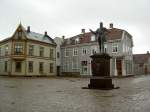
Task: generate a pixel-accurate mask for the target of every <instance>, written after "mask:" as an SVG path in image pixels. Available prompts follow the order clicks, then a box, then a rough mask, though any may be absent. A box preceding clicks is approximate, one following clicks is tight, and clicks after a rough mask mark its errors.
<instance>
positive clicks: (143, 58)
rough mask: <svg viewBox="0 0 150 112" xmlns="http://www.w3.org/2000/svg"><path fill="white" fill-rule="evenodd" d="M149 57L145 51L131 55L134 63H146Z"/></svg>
mask: <svg viewBox="0 0 150 112" xmlns="http://www.w3.org/2000/svg"><path fill="white" fill-rule="evenodd" d="M149 58H150V54H149V53H147V54H134V55H133V61H134V63H137V64H144V63H147V62H148V60H149Z"/></svg>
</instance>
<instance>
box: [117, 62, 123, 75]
mask: <svg viewBox="0 0 150 112" xmlns="http://www.w3.org/2000/svg"><path fill="white" fill-rule="evenodd" d="M116 64H117V72H118V76H122V61H121V60H116Z"/></svg>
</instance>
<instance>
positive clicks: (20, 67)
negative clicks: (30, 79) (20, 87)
mask: <svg viewBox="0 0 150 112" xmlns="http://www.w3.org/2000/svg"><path fill="white" fill-rule="evenodd" d="M55 51H56V43H55V42H54V40H53V39H52V38H51V37H50V36H48V34H47V32H45V34H39V33H35V32H32V31H30V27H28V28H27V30H26V29H25V28H24V27H23V26H22V25H21V24H19V26H18V28H17V29H16V31H15V32H14V34H13V35H12V36H11V37H10V38H7V39H5V40H2V41H0V75H12V76H13V75H18V76H34V75H37V76H50V75H56V57H55V55H56V54H55Z"/></svg>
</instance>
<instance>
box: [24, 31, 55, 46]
mask: <svg viewBox="0 0 150 112" xmlns="http://www.w3.org/2000/svg"><path fill="white" fill-rule="evenodd" d="M26 36H27V38H28V39H32V40H36V41H41V42H44V43H49V44H56V43H55V42H54V40H53V39H52V38H51V37H50V36H48V35H43V34H40V33H35V32H32V31H30V32H27V31H26Z"/></svg>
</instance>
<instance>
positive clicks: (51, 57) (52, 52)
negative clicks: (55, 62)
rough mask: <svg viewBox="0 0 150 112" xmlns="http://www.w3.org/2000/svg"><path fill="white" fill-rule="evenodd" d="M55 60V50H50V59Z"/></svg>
mask: <svg viewBox="0 0 150 112" xmlns="http://www.w3.org/2000/svg"><path fill="white" fill-rule="evenodd" d="M53 58H54V50H53V49H50V59H53Z"/></svg>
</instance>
